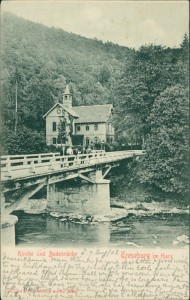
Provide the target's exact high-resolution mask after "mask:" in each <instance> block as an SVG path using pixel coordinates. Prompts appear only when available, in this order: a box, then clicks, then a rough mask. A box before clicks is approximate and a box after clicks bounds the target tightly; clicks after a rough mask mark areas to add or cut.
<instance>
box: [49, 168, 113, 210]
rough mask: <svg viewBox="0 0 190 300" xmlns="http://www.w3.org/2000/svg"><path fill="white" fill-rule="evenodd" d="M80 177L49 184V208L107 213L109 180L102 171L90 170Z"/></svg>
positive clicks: (108, 206) (108, 208) (108, 207)
mask: <svg viewBox="0 0 190 300" xmlns="http://www.w3.org/2000/svg"><path fill="white" fill-rule="evenodd" d="M79 178H80V179H77V180H69V181H65V182H62V183H52V184H51V183H50V184H48V185H47V210H48V211H53V212H60V213H72V214H91V215H99V214H107V213H109V212H110V190H109V183H110V181H109V180H105V179H103V177H102V171H101V170H96V171H93V172H90V173H89V174H88V176H84V175H79Z"/></svg>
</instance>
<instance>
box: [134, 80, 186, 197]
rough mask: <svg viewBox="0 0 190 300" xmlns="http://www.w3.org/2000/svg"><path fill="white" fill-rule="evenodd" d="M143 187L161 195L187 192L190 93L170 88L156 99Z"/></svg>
mask: <svg viewBox="0 0 190 300" xmlns="http://www.w3.org/2000/svg"><path fill="white" fill-rule="evenodd" d="M148 120H149V122H150V124H151V130H150V133H149V136H148V138H147V140H146V156H145V157H144V160H143V163H142V168H141V170H140V171H139V178H140V181H141V183H146V184H148V185H149V186H152V187H155V188H157V189H159V190H161V191H162V192H167V193H176V194H180V195H185V194H186V193H187V192H188V89H187V88H186V89H185V88H184V87H183V86H182V85H179V84H178V85H175V86H173V87H169V88H167V89H166V90H165V91H164V92H163V93H161V94H160V96H159V97H158V98H157V99H156V101H155V103H154V105H153V108H152V111H151V114H150V117H149V119H148Z"/></svg>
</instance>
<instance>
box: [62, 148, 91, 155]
mask: <svg viewBox="0 0 190 300" xmlns="http://www.w3.org/2000/svg"><path fill="white" fill-rule="evenodd" d="M91 152H92V149H91V148H90V146H88V147H87V146H86V147H85V148H82V147H81V148H76V147H72V146H68V147H62V148H61V149H60V155H78V154H89V153H91Z"/></svg>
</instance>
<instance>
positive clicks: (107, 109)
mask: <svg viewBox="0 0 190 300" xmlns="http://www.w3.org/2000/svg"><path fill="white" fill-rule="evenodd" d="M72 109H73V110H74V111H75V112H76V113H77V115H78V116H79V118H78V119H77V120H76V121H75V123H105V122H107V121H108V119H109V117H110V114H111V111H112V109H113V105H112V104H105V105H89V106H74V107H72Z"/></svg>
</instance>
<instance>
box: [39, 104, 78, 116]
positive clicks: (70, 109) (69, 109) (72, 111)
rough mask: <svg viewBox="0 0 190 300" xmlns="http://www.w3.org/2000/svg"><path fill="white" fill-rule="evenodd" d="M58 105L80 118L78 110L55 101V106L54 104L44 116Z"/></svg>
mask: <svg viewBox="0 0 190 300" xmlns="http://www.w3.org/2000/svg"><path fill="white" fill-rule="evenodd" d="M57 106H59V107H61V108H63V109H64V110H66V111H67V112H68V113H69V114H70V115H71V116H73V117H75V118H79V116H78V115H77V114H76V112H75V111H74V110H73V109H72V108H70V107H68V106H66V105H63V104H61V103H59V102H57V103H55V104H54V106H52V107H51V108H50V110H48V112H47V113H46V114H45V115H44V116H43V118H45V117H46V116H47V115H48V114H49V113H50V112H51V111H52V110H53V109H54V108H55V107H57Z"/></svg>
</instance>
